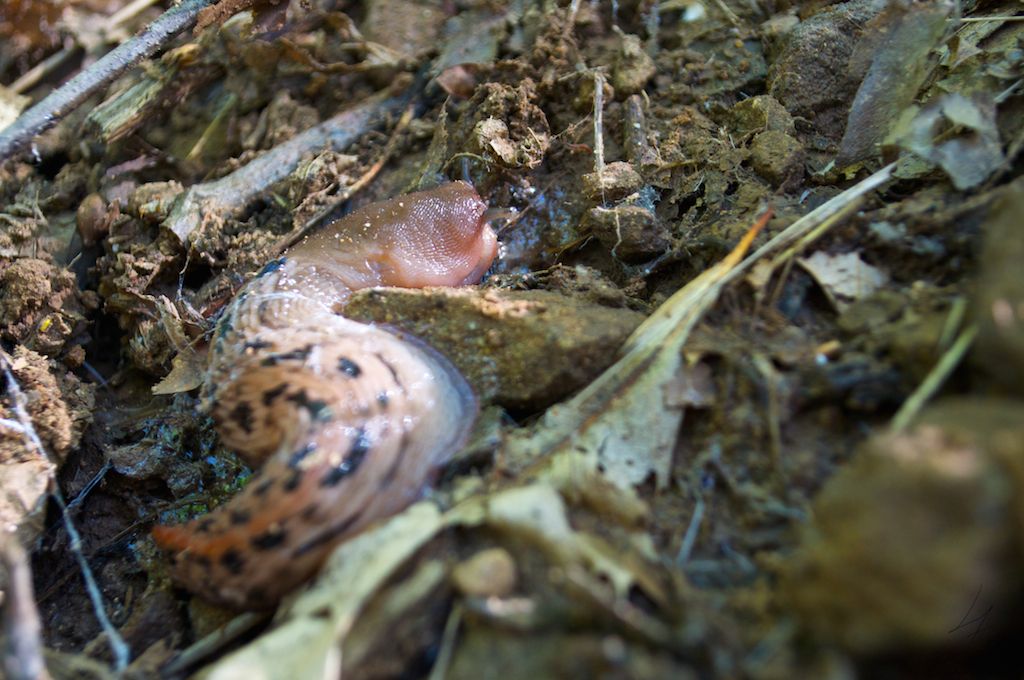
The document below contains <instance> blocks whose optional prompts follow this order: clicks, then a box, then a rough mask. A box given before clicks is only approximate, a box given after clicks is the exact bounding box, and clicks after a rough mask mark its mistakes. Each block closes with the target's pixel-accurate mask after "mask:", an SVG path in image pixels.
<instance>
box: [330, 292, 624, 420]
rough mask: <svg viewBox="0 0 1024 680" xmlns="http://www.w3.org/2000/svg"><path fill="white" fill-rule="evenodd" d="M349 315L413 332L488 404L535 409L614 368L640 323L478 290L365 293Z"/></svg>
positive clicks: (577, 304) (534, 296)
mask: <svg viewBox="0 0 1024 680" xmlns="http://www.w3.org/2000/svg"><path fill="white" fill-rule="evenodd" d="M345 316H347V317H349V318H352V319H356V320H357V321H366V322H378V323H386V324H390V325H393V326H396V327H397V328H400V329H402V330H404V331H407V332H409V333H412V334H413V335H415V336H417V337H419V338H420V339H422V340H423V341H425V342H426V343H428V344H429V345H431V346H433V347H435V348H437V349H438V350H440V351H441V352H442V353H444V354H445V355H446V356H448V358H449V359H451V360H452V362H453V363H454V364H455V365H456V366H457V367H458V368H459V370H460V371H462V373H463V375H465V376H466V378H467V379H468V380H469V382H470V384H471V385H472V386H473V388H474V390H475V391H476V393H477V395H478V396H479V397H480V398H481V400H483V401H484V402H494V403H497V404H500V405H502V406H505V407H507V408H513V409H528V410H531V411H532V410H539V409H541V408H544V407H546V406H549V405H550V404H553V403H555V402H557V401H559V400H561V399H563V398H565V397H566V396H568V395H569V394H571V393H572V392H573V391H575V390H577V389H579V388H581V387H582V386H584V385H585V384H587V383H588V382H590V381H591V380H592V379H593V378H594V377H596V376H597V375H598V374H599V373H601V371H603V370H604V369H605V368H607V367H608V366H609V365H611V363H612V362H613V361H614V360H615V355H616V351H617V350H618V348H619V346H620V345H621V344H622V342H623V341H624V340H625V339H626V337H628V336H629V334H630V333H631V332H633V329H634V328H636V327H637V326H638V325H639V324H640V322H641V321H642V320H643V316H642V315H640V314H638V313H636V312H632V311H629V310H625V309H611V308H608V307H602V306H600V305H595V304H592V303H587V302H582V301H580V300H579V299H576V298H572V297H567V296H563V295H559V294H557V293H551V292H548V291H505V290H493V289H492V290H487V289H477V288H461V289H450V288H426V289H422V290H410V289H399V288H377V289H368V290H362V291H359V292H357V293H355V294H354V295H353V296H352V299H351V300H350V301H349V303H348V305H347V306H346V307H345Z"/></svg>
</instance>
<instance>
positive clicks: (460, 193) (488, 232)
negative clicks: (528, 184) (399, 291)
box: [376, 182, 498, 288]
mask: <svg viewBox="0 0 1024 680" xmlns="http://www.w3.org/2000/svg"><path fill="white" fill-rule="evenodd" d="M385 210H386V212H385V214H384V215H382V216H381V217H382V218H384V219H381V220H380V221H379V222H378V224H377V232H376V233H377V239H378V241H379V243H380V244H381V245H382V246H383V252H382V257H381V262H380V264H381V275H382V280H383V281H382V282H383V283H385V284H386V285H392V286H406V287H410V288H419V287H423V286H454V285H466V284H471V283H476V282H477V281H479V280H480V278H481V277H482V276H483V275H484V273H485V272H486V271H487V270H488V269H489V268H490V266H491V263H492V262H493V261H494V258H495V256H496V255H497V253H498V240H497V237H496V236H495V234H494V231H493V230H492V229H491V227H490V226H489V225H488V224H487V223H486V222H485V221H484V212H485V211H486V210H487V204H486V203H484V202H483V200H481V199H480V196H479V195H477V193H476V190H474V189H473V187H472V186H470V185H469V184H466V183H465V182H452V183H450V184H444V185H442V186H439V187H437V188H435V189H431V190H429V191H421V192H417V193H414V194H408V195H406V196H399V197H398V198H395V199H392V200H391V201H388V203H387V204H386V206H385ZM396 218H397V219H396Z"/></svg>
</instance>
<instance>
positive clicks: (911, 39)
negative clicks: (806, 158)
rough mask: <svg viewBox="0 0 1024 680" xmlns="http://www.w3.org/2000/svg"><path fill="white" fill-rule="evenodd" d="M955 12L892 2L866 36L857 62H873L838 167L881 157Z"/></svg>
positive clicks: (943, 0)
mask: <svg viewBox="0 0 1024 680" xmlns="http://www.w3.org/2000/svg"><path fill="white" fill-rule="evenodd" d="M952 11H953V3H952V2H950V1H949V0H938V1H937V2H934V3H911V4H903V3H889V6H888V7H886V9H885V10H884V11H883V12H882V13H881V14H879V15H878V16H877V17H875V18H874V19H873V20H872V21H871V22H870V23H869V24H868V29H869V30H867V31H865V38H864V39H863V40H862V41H861V44H860V45H858V48H857V51H856V52H855V53H854V54H853V56H851V58H850V61H851V63H856V62H857V61H861V62H862V63H863V61H865V60H867V59H868V58H870V60H871V66H870V67H869V68H868V70H867V74H866V75H865V76H864V80H863V81H862V82H861V84H860V87H859V88H858V90H857V95H856V97H855V98H854V100H853V105H852V106H851V107H850V115H849V117H848V118H847V122H846V132H845V133H844V134H843V140H842V142H841V143H840V149H839V156H838V157H837V158H836V164H837V165H838V166H839V167H846V166H849V165H852V164H854V163H857V162H860V161H864V160H867V159H869V158H871V157H872V156H874V155H876V154H877V153H878V145H879V144H880V143H881V142H882V140H884V139H885V137H886V135H887V133H888V132H889V131H890V130H891V129H892V128H893V126H894V125H895V124H896V122H897V120H898V119H899V116H900V113H901V112H902V111H903V110H904V109H905V108H906V107H907V106H908V105H910V104H911V102H913V101H914V97H915V95H917V91H918V89H919V88H920V87H921V84H922V83H923V82H924V80H925V77H926V76H927V74H928V71H927V68H926V67H927V66H928V63H929V62H928V59H927V57H928V54H929V53H930V52H931V51H932V49H934V48H936V47H938V45H939V43H940V41H941V38H942V36H943V34H944V33H945V32H946V29H947V25H948V22H947V19H948V17H949V15H950V13H951V12H952Z"/></svg>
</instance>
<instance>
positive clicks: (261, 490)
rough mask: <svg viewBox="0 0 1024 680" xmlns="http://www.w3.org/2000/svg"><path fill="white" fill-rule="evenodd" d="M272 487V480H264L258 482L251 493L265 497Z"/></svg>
mask: <svg viewBox="0 0 1024 680" xmlns="http://www.w3.org/2000/svg"><path fill="white" fill-rule="evenodd" d="M272 486H274V480H273V479H266V480H264V481H262V482H260V483H259V486H257V487H256V488H255V489H253V493H255V494H256V495H257V496H265V495H267V492H268V491H270V487H272Z"/></svg>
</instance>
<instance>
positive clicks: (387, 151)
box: [275, 104, 416, 253]
mask: <svg viewBox="0 0 1024 680" xmlns="http://www.w3.org/2000/svg"><path fill="white" fill-rule="evenodd" d="M415 113H416V107H415V105H413V104H410V105H409V106H408V107H407V108H406V109H405V113H403V114H402V117H401V118H399V119H398V122H397V123H395V128H394V129H393V130H392V131H391V138H390V139H388V141H387V144H385V145H384V150H383V151H382V152H381V154H380V158H378V159H377V160H376V161H374V163H373V165H371V166H370V167H369V169H368V170H367V171H366V172H364V173H363V174H362V175H361V176H360V177H359V179H357V180H356V181H355V182H353V183H352V184H351V185H349V186H347V187H345V188H344V189H342V190H341V191H340V192H338V194H337V195H336V196H334V197H333V200H331V202H330V203H329V204H328V205H326V206H324V207H323V209H321V210H320V211H319V212H317V214H316V215H313V217H312V218H310V220H309V221H308V222H306V224H304V225H303V226H302V228H300V229H298V230H296V231H294V232H292V233H291V234H289V235H288V236H286V237H285V238H284V239H282V240H281V242H280V243H279V244H278V245H277V247H276V249H275V250H276V252H277V253H283V252H284V251H285V250H287V249H288V248H291V247H292V246H293V245H295V244H296V243H298V242H299V240H300V239H301V238H302V237H303V236H305V235H306V234H308V233H309V232H310V231H312V230H313V229H315V228H316V227H317V225H319V224H320V222H321V221H323V219H324V218H325V217H327V216H328V215H329V214H331V212H332V211H333V210H334V209H335V208H337V207H338V206H339V205H341V204H342V203H344V202H345V201H347V200H349V199H350V198H352V197H353V196H354V195H355V194H356V193H357V192H359V191H362V190H363V188H365V187H366V186H367V185H368V184H369V183H370V182H372V181H373V178H374V177H376V176H377V174H378V173H380V171H381V170H382V169H383V168H384V166H385V165H387V162H388V159H390V158H391V154H393V153H394V152H395V148H396V147H397V146H398V135H399V134H400V133H401V132H402V130H404V129H405V128H407V127H408V126H409V123H410V122H411V121H412V119H413V116H414V115H415Z"/></svg>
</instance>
